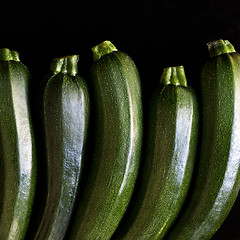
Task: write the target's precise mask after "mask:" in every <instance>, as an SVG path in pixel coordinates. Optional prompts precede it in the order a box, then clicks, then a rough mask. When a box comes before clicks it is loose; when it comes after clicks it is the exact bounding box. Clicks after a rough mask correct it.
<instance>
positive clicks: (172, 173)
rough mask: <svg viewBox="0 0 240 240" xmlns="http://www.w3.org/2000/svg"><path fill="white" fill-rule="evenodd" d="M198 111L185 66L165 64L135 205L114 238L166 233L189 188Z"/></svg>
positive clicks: (158, 236) (155, 94)
mask: <svg viewBox="0 0 240 240" xmlns="http://www.w3.org/2000/svg"><path fill="white" fill-rule="evenodd" d="M198 117H199V116H198V101H197V98H196V94H195V91H194V90H193V89H192V88H191V87H189V86H187V80H186V77H185V72H184V67H183V66H177V67H167V68H165V69H164V71H163V74H162V76H161V79H160V85H159V86H158V87H157V89H156V90H155V91H154V92H153V96H152V99H151V102H150V105H149V119H148V129H147V141H146V152H145V157H144V158H143V161H142V168H141V169H142V170H141V171H140V173H139V174H140V177H139V181H138V184H137V190H136V192H135V196H134V198H133V201H132V202H131V206H132V207H131V208H130V209H129V210H130V211H129V212H128V214H126V218H125V219H124V222H123V223H122V224H121V225H120V226H121V227H120V228H119V229H118V230H117V232H116V234H115V238H114V239H126V240H136V239H138V240H141V239H142V240H143V239H145V240H148V239H149V240H153V239H163V237H164V236H165V234H166V232H167V231H168V230H169V228H170V226H171V225H172V223H173V222H174V220H175V219H176V217H177V215H178V213H179V211H180V209H181V207H182V205H183V202H184V200H185V197H186V195H187V192H188V189H189V185H190V182H191V178H192V172H193V167H194V162H195V157H196V150H197V142H198Z"/></svg>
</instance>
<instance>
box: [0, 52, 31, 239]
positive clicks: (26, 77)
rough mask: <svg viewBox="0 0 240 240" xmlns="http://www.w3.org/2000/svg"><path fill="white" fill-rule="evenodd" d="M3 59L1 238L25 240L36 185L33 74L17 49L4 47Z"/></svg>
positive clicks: (0, 96)
mask: <svg viewBox="0 0 240 240" xmlns="http://www.w3.org/2000/svg"><path fill="white" fill-rule="evenodd" d="M0 58H1V60H0V146H1V147H0V149H1V150H0V156H1V157H0V164H1V180H0V181H1V184H0V186H1V190H0V192H1V196H0V201H1V210H0V239H6V240H7V239H24V237H25V234H26V231H27V228H28V224H29V220H30V215H31V211H32V204H33V200H34V194H35V186H36V153H35V140H34V135H33V127H32V120H31V109H30V106H29V82H30V78H31V75H30V73H29V71H28V69H27V68H26V66H25V65H24V64H23V63H21V62H20V60H19V58H18V53H17V52H15V51H10V50H9V49H1V51H0Z"/></svg>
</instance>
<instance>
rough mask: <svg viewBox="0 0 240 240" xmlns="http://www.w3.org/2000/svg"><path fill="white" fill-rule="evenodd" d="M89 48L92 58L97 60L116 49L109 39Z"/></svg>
mask: <svg viewBox="0 0 240 240" xmlns="http://www.w3.org/2000/svg"><path fill="white" fill-rule="evenodd" d="M91 50H92V53H93V60H94V61H97V60H99V59H100V58H101V57H102V56H104V55H106V54H109V53H112V52H114V51H117V48H116V47H115V46H114V45H113V44H112V43H111V42H110V41H104V42H102V43H100V44H98V45H97V46H95V47H92V49H91Z"/></svg>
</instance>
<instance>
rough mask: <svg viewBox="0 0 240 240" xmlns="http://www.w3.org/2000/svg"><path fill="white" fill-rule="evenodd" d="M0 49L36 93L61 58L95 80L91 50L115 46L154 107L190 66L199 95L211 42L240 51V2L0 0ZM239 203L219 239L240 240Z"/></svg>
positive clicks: (189, 77) (190, 81) (188, 72)
mask: <svg viewBox="0 0 240 240" xmlns="http://www.w3.org/2000/svg"><path fill="white" fill-rule="evenodd" d="M0 33H1V35H0V47H1V48H4V47H6V48H10V49H11V50H16V51H18V52H19V54H20V59H21V61H22V62H23V63H24V64H25V65H26V66H27V67H28V69H29V70H30V72H31V74H32V86H34V87H33V91H36V90H37V87H38V84H39V82H40V81H41V79H42V78H43V77H44V76H45V75H46V74H47V73H48V71H49V66H50V61H51V60H52V59H53V58H55V57H60V56H64V55H70V54H79V57H80V59H79V75H81V76H83V77H84V78H85V80H86V81H87V82H88V81H89V73H90V68H91V65H92V63H93V61H92V54H91V47H93V46H95V45H97V44H99V43H100V42H102V41H104V40H110V41H111V42H112V43H113V44H114V45H115V46H116V47H117V49H118V50H120V51H123V52H126V53H128V54H129V55H130V56H131V57H132V59H133V60H134V61H135V63H136V65H137V67H138V69H139V72H140V76H141V81H142V86H143V100H144V103H145V104H146V106H147V102H148V100H149V98H150V96H151V92H152V90H153V89H154V88H155V87H156V85H157V84H158V80H159V77H160V75H161V73H162V70H163V67H167V66H173V65H184V67H185V72H186V76H187V80H188V84H189V85H191V86H192V87H194V88H195V89H196V91H197V93H198V92H199V71H200V68H201V66H202V64H203V63H204V61H205V60H206V59H207V58H208V53H207V47H206V43H207V42H209V41H213V40H218V39H227V40H229V41H230V42H231V43H232V44H233V45H234V46H235V49H236V51H240V1H231V0H228V1H223V0H218V1H191V2H189V1H186V2H184V1H157V2H153V1H138V2H134V1H130V0H129V1H127V2H124V1H110V0H108V1H106V0H105V1H104V0H101V1H96V2H93V1H86V0H85V1H74V0H68V1H50V0H49V1H46V2H44V1H31V2H27V1H15V2H13V1H6V0H5V1H1V3H0ZM239 218H240V199H238V200H237V201H236V203H235V205H234V207H233V208H232V211H231V213H230V215H229V217H228V218H227V219H226V221H225V222H224V224H223V225H222V227H221V228H220V229H219V231H218V232H217V233H216V234H215V236H214V237H213V239H215V240H221V239H224V240H225V239H229V240H233V239H235V240H236V239H240V227H239Z"/></svg>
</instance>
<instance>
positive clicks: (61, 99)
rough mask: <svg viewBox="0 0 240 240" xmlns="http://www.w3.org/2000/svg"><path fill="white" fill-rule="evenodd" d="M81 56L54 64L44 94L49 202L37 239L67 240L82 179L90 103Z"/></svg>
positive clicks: (57, 59)
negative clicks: (79, 64) (79, 70)
mask: <svg viewBox="0 0 240 240" xmlns="http://www.w3.org/2000/svg"><path fill="white" fill-rule="evenodd" d="M77 62H78V55H73V56H66V57H61V58H56V59H54V60H53V61H52V65H51V72H52V76H50V77H49V79H48V80H46V85H45V87H44V92H43V101H42V102H43V106H42V109H43V121H44V131H45V143H46V158H47V178H48V180H47V185H48V189H47V196H46V197H47V200H46V204H45V207H44V209H43V211H44V214H43V217H42V219H41V222H40V224H39V227H38V230H37V232H36V234H35V237H34V239H44V240H46V239H54V240H57V239H63V238H64V236H65V234H66V231H67V228H68V225H69V221H70V218H71V215H72V211H73V206H74V203H75V199H76V196H77V190H78V186H79V183H80V180H81V172H82V166H83V161H84V154H85V148H86V141H87V134H88V123H89V114H90V100H89V92H88V87H87V85H86V83H85V81H84V79H83V78H82V77H80V76H79V75H78V71H77Z"/></svg>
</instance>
